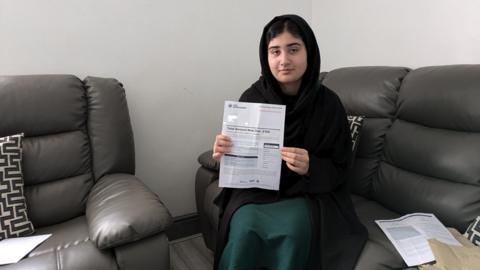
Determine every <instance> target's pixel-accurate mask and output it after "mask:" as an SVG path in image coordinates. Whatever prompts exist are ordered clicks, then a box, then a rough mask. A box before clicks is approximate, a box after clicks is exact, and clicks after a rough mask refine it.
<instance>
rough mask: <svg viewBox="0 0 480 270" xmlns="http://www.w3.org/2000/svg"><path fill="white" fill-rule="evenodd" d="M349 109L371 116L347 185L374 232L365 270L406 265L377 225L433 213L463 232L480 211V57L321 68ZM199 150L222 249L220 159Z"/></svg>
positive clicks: (199, 183) (206, 208) (207, 226)
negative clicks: (464, 61)
mask: <svg viewBox="0 0 480 270" xmlns="http://www.w3.org/2000/svg"><path fill="white" fill-rule="evenodd" d="M322 75H323V76H322V78H323V83H324V84H325V85H326V86H328V87H329V88H331V89H332V90H334V91H335V92H336V93H337V94H338V95H339V97H340V98H341V100H342V102H343V104H344V106H345V108H346V110H347V113H348V114H350V115H363V116H366V119H365V121H364V125H363V127H362V131H361V137H360V144H359V146H358V150H357V153H356V159H355V162H354V166H353V168H352V169H351V170H350V172H349V184H350V187H351V192H352V200H353V202H354V205H355V208H356V210H357V214H358V216H359V218H360V220H361V221H362V223H363V224H364V225H365V226H366V227H367V229H368V232H369V240H368V242H367V243H366V245H365V247H364V250H363V252H362V254H361V256H360V258H359V261H358V263H357V266H356V269H357V270H376V269H403V268H406V265H405V264H404V262H403V260H402V259H401V257H400V255H399V254H398V253H397V251H396V250H395V248H394V247H393V245H392V244H391V243H390V242H389V240H388V239H387V238H386V237H385V236H384V234H383V232H382V231H381V230H380V229H379V228H378V227H377V225H376V224H375V223H374V220H376V219H390V218H397V217H399V216H401V215H403V214H407V213H413V212H428V213H434V214H435V215H436V216H437V217H438V218H439V219H440V220H441V221H442V222H443V224H444V225H446V226H449V227H454V228H456V229H458V230H459V231H460V232H462V233H463V232H464V231H465V229H466V228H467V226H468V224H469V223H470V222H472V221H473V219H474V218H475V217H476V216H478V215H480V105H479V104H480V65H451V66H432V67H423V68H418V69H415V70H410V69H409V68H404V67H348V68H341V69H336V70H333V71H331V72H328V73H325V74H322ZM210 156H211V152H206V153H203V154H202V155H200V157H199V159H198V160H199V162H200V164H201V166H200V168H199V169H198V171H197V175H196V187H195V188H196V203H197V209H198V213H199V215H200V221H201V226H202V233H203V235H204V239H205V243H206V245H207V246H208V247H209V248H210V249H215V231H216V227H217V225H218V219H217V215H218V209H217V208H216V206H215V205H214V204H213V202H212V201H213V199H214V198H215V196H216V195H217V194H218V192H219V191H220V189H219V188H218V182H217V178H218V168H219V167H218V164H217V163H216V162H215V161H213V160H212V159H211V158H210Z"/></svg>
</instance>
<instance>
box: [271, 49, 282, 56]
mask: <svg viewBox="0 0 480 270" xmlns="http://www.w3.org/2000/svg"><path fill="white" fill-rule="evenodd" d="M270 53H271V54H272V55H274V56H277V55H279V54H280V51H279V50H271V51H270Z"/></svg>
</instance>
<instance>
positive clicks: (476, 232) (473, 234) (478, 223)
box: [463, 216, 480, 246]
mask: <svg viewBox="0 0 480 270" xmlns="http://www.w3.org/2000/svg"><path fill="white" fill-rule="evenodd" d="M463 235H464V236H465V237H467V238H468V240H470V241H471V242H472V243H474V244H475V245H477V246H480V216H478V217H477V218H476V219H475V220H474V221H473V222H472V224H470V226H468V228H467V230H466V231H465V233H464V234H463Z"/></svg>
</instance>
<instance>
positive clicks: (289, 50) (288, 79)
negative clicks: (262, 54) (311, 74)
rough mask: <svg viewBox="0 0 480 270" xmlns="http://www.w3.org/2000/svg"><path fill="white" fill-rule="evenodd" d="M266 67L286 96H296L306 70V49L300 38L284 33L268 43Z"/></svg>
mask: <svg viewBox="0 0 480 270" xmlns="http://www.w3.org/2000/svg"><path fill="white" fill-rule="evenodd" d="M268 65H269V66H270V71H271V72H272V74H273V77H275V79H277V81H278V83H279V84H280V87H281V88H282V90H283V91H284V92H285V91H286V94H293V95H295V94H297V92H298V89H299V87H300V84H301V82H302V76H303V74H304V73H305V70H307V49H306V48H305V44H304V43H303V41H302V39H301V38H297V37H294V36H293V35H292V34H290V33H289V32H287V31H285V32H283V33H281V34H279V35H277V36H276V37H274V38H273V39H272V40H270V43H268Z"/></svg>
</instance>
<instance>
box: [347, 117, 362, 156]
mask: <svg viewBox="0 0 480 270" xmlns="http://www.w3.org/2000/svg"><path fill="white" fill-rule="evenodd" d="M363 118H364V117H363V116H358V115H348V116H347V119H348V124H349V125H350V135H351V136H352V152H353V156H354V157H355V153H356V152H357V147H358V143H359V142H360V130H361V129H362V125H363Z"/></svg>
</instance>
